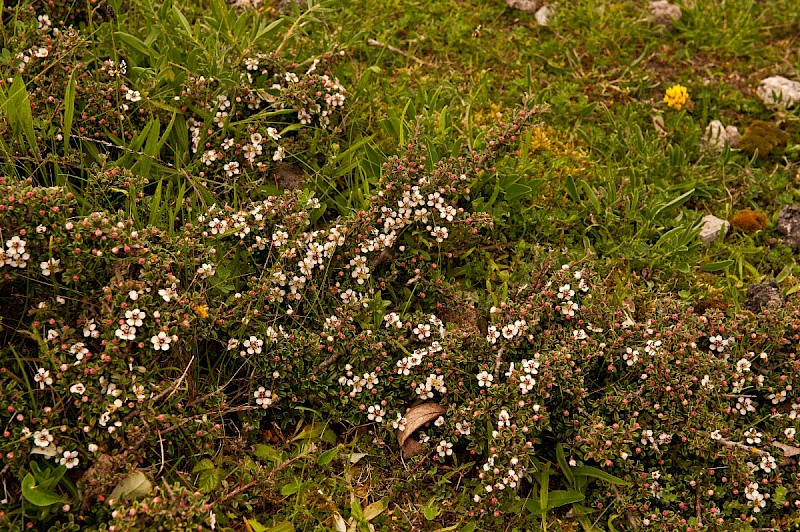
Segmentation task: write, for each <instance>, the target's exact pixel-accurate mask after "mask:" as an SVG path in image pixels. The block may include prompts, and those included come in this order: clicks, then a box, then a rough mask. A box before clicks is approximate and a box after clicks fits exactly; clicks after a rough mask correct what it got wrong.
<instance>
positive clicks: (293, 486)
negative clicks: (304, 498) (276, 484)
mask: <svg viewBox="0 0 800 532" xmlns="http://www.w3.org/2000/svg"><path fill="white" fill-rule="evenodd" d="M302 485H303V483H302V482H300V481H299V480H298V479H294V480H292V481H291V482H289V483H288V484H286V485H285V486H283V487H282V488H281V495H294V494H295V493H297V492H298V491H300V487H301V486H302Z"/></svg>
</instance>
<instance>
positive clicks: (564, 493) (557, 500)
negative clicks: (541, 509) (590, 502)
mask: <svg viewBox="0 0 800 532" xmlns="http://www.w3.org/2000/svg"><path fill="white" fill-rule="evenodd" d="M583 499H584V497H583V494H582V493H578V492H577V491H572V490H554V491H551V492H550V493H549V494H548V497H547V509H548V510H552V509H553V508H558V507H560V506H566V505H567V504H573V503H576V502H581V501H582V500H583Z"/></svg>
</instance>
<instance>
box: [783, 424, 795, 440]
mask: <svg viewBox="0 0 800 532" xmlns="http://www.w3.org/2000/svg"><path fill="white" fill-rule="evenodd" d="M783 434H784V436H786V439H787V440H789V441H792V440H794V437H795V435H796V434H797V429H795V428H793V427H789V428H788V429H786V430H784V431H783Z"/></svg>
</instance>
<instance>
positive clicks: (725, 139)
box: [703, 120, 741, 153]
mask: <svg viewBox="0 0 800 532" xmlns="http://www.w3.org/2000/svg"><path fill="white" fill-rule="evenodd" d="M740 138H741V135H739V130H738V129H737V128H736V126H727V127H725V126H724V125H723V124H722V122H720V121H719V120H712V121H711V122H710V123H709V124H708V127H706V132H705V134H704V135H703V148H704V149H706V150H709V151H713V152H717V153H719V152H721V151H722V150H724V149H725V145H726V144H727V145H728V146H730V147H731V148H733V147H735V146H736V145H737V144H739V139H740Z"/></svg>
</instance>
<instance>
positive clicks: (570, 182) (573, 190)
mask: <svg viewBox="0 0 800 532" xmlns="http://www.w3.org/2000/svg"><path fill="white" fill-rule="evenodd" d="M564 186H565V187H566V188H567V193H568V194H569V197H570V198H572V201H574V202H575V203H579V202H580V201H581V197H580V195H579V194H578V189H577V187H575V180H574V179H572V176H571V175H569V176H567V182H566V184H565V185H564Z"/></svg>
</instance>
